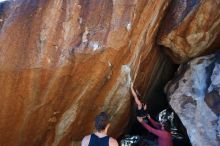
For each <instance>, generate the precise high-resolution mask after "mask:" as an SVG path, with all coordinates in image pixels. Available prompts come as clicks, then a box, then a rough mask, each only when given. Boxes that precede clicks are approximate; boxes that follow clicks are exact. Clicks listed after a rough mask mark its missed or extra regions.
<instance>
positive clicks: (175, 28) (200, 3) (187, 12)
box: [158, 0, 220, 63]
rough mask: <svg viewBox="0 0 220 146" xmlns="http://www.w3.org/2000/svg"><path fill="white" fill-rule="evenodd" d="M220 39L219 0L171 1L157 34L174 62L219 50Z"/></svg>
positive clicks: (160, 42)
mask: <svg viewBox="0 0 220 146" xmlns="http://www.w3.org/2000/svg"><path fill="white" fill-rule="evenodd" d="M219 40H220V1H219V0H182V1H179V0H173V1H172V3H171V6H170V9H169V11H168V12H167V15H166V18H165V19H164V22H163V25H162V27H161V29H160V34H159V36H158V42H159V44H161V45H164V46H165V47H168V48H167V49H165V50H166V52H167V53H168V54H169V55H170V56H171V57H172V58H173V60H174V61H175V62H176V63H181V62H185V61H187V60H189V59H190V58H193V57H195V56H198V55H200V54H201V53H203V52H204V51H209V50H210V49H212V50H216V49H219V46H220V44H219Z"/></svg>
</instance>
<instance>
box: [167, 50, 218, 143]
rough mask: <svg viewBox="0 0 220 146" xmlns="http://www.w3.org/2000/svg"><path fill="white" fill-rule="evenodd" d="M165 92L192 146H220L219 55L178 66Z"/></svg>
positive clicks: (200, 58)
mask: <svg viewBox="0 0 220 146" xmlns="http://www.w3.org/2000/svg"><path fill="white" fill-rule="evenodd" d="M166 92H167V94H168V96H169V99H170V104H171V106H172V108H173V109H174V110H175V112H176V113H177V114H178V116H179V117H180V119H181V121H182V123H183V124H184V126H185V127H186V129H187V133H188V135H189V138H190V140H191V143H192V145H193V146H203V145H206V146H218V145H220V117H219V113H220V54H216V55H210V56H204V57H199V58H196V59H194V60H192V61H190V62H189V63H187V64H184V65H181V66H180V68H179V70H178V75H177V77H176V78H175V79H174V80H172V81H170V82H169V83H168V84H167V86H166Z"/></svg>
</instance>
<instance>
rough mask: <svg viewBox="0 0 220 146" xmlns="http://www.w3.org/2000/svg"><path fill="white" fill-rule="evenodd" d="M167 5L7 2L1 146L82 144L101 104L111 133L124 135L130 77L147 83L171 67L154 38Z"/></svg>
mask: <svg viewBox="0 0 220 146" xmlns="http://www.w3.org/2000/svg"><path fill="white" fill-rule="evenodd" d="M168 3H169V1H168V0H155V1H145V0H140V1H139V0H138V1H134V0H104V1H100V0H17V1H11V4H10V5H6V6H5V8H6V7H8V9H4V11H3V12H1V19H2V22H1V30H0V66H1V68H0V107H1V111H0V118H1V120H0V145H4V146H32V145H36V146H39V145H54V146H56V145H60V146H64V145H76V142H77V141H79V140H81V138H82V136H84V135H86V134H88V133H90V132H91V131H92V130H93V120H94V117H95V115H96V114H97V113H98V112H100V111H102V110H106V111H107V112H109V113H110V115H111V118H112V129H110V133H111V135H113V136H118V135H120V134H121V132H123V129H124V128H125V126H126V122H127V120H128V117H129V112H130V103H131V101H130V100H131V99H132V98H131V97H130V92H129V91H130V90H129V86H130V85H129V84H130V81H131V79H132V78H136V77H137V78H136V80H135V81H136V83H135V84H136V86H140V85H142V90H144V88H146V89H149V86H151V84H152V83H153V82H155V81H157V77H160V76H163V77H164V76H166V75H165V74H164V73H163V71H164V70H165V69H166V68H171V65H170V64H171V63H170V62H169V61H168V60H167V58H166V57H165V56H164V55H163V54H161V53H160V52H159V50H158V48H157V46H155V41H154V40H155V36H156V32H157V30H158V26H159V24H160V21H161V19H162V17H163V14H164V12H165V9H166V7H167V6H168ZM145 65H146V66H145ZM141 66H145V68H140V67H141ZM166 73H167V74H169V73H168V72H166ZM157 82H159V81H157ZM151 88H153V87H151ZM146 91H147V90H146Z"/></svg>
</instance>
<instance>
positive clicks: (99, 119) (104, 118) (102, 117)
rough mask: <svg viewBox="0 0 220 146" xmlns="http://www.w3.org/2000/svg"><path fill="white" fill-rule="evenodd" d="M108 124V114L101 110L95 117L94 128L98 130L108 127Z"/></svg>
mask: <svg viewBox="0 0 220 146" xmlns="http://www.w3.org/2000/svg"><path fill="white" fill-rule="evenodd" d="M109 126H110V121H109V116H108V115H107V114H106V113H105V112H101V113H100V114H98V115H97V116H96V118H95V128H96V130H97V131H98V132H101V131H103V130H106V129H108V127H109Z"/></svg>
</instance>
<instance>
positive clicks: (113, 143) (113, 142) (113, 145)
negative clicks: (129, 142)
mask: <svg viewBox="0 0 220 146" xmlns="http://www.w3.org/2000/svg"><path fill="white" fill-rule="evenodd" d="M109 146H119V145H118V142H117V140H115V139H114V138H110V139H109Z"/></svg>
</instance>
